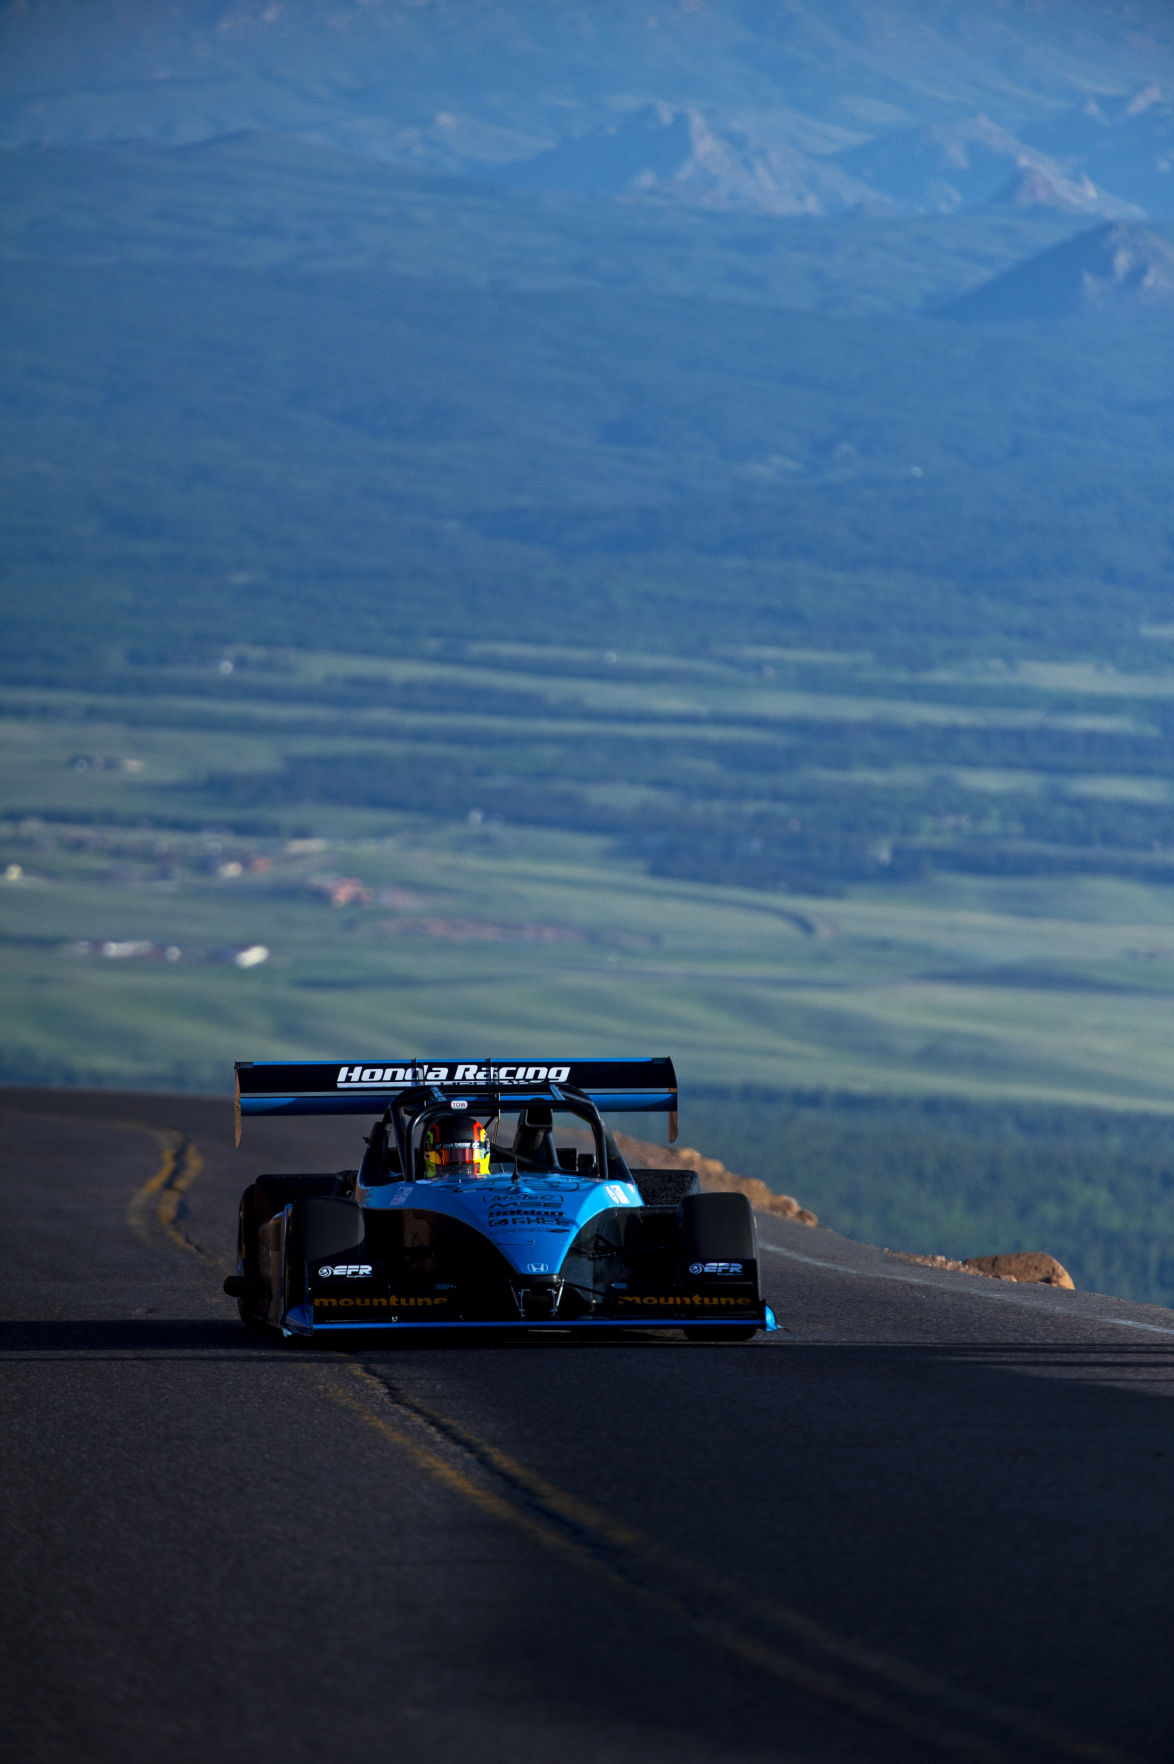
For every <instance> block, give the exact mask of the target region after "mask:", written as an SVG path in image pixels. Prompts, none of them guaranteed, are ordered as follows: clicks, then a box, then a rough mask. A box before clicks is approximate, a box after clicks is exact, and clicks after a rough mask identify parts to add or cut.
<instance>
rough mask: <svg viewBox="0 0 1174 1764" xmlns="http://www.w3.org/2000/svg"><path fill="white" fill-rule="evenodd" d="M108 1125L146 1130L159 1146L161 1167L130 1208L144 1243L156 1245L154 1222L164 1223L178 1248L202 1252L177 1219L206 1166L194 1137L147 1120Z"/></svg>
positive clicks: (131, 1219) (129, 1221)
mask: <svg viewBox="0 0 1174 1764" xmlns="http://www.w3.org/2000/svg"><path fill="white" fill-rule="evenodd" d="M106 1125H107V1126H111V1127H121V1128H124V1129H125V1130H126V1131H128V1132H131V1133H144V1134H146V1136H147V1137H148V1138H149V1139H153V1140H154V1141H155V1144H156V1146H157V1147H158V1148H159V1152H160V1159H159V1165H158V1168H157V1169H156V1170H155V1172H154V1173H153V1175H151V1176H149V1177H148V1178H147V1180H146V1181H145V1182H144V1183H143V1185H142V1187H141V1188H138V1189H136V1190H135V1192H134V1194H132V1196H131V1198H130V1200H129V1202H128V1203H127V1208H126V1222H127V1224H128V1225H129V1226H130V1229H131V1230H132V1231H133V1233H134V1235H135V1236H136V1237H137V1238H138V1239H139V1241H140V1242H141V1243H147V1244H154V1243H155V1241H156V1239H155V1236H154V1228H153V1224H152V1220H151V1214H152V1212H153V1213H154V1222H155V1224H158V1225H160V1226H162V1228H163V1230H164V1231H165V1232H166V1234H167V1236H168V1238H169V1239H170V1240H171V1242H172V1243H173V1244H175V1246H176V1248H177V1249H182V1250H187V1251H188V1253H189V1254H191V1255H200V1253H201V1252H200V1250H199V1249H198V1248H197V1247H196V1245H195V1244H194V1243H192V1241H191V1240H190V1238H188V1237H185V1235H184V1233H183V1232H182V1231H181V1230H180V1229H179V1226H178V1225H177V1223H176V1219H177V1217H178V1214H179V1209H180V1206H181V1204H182V1202H183V1197H184V1195H185V1194H186V1192H187V1190H188V1189H189V1188H190V1187H191V1185H192V1183H193V1182H194V1181H195V1180H196V1178H197V1177H198V1176H199V1174H200V1172H201V1170H202V1169H203V1168H204V1160H203V1158H202V1157H201V1156H200V1153H199V1151H198V1150H197V1149H196V1147H195V1146H194V1145H193V1144H192V1142H191V1141H190V1140H185V1139H184V1136H183V1134H182V1133H180V1132H178V1131H177V1129H176V1128H174V1127H152V1126H151V1125H150V1124H149V1123H148V1122H146V1121H110V1122H107V1123H106Z"/></svg>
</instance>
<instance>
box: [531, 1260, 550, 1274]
mask: <svg viewBox="0 0 1174 1764" xmlns="http://www.w3.org/2000/svg"><path fill="white" fill-rule="evenodd" d="M526 1272H527V1274H549V1273H550V1264H549V1263H548V1262H527V1263H526Z"/></svg>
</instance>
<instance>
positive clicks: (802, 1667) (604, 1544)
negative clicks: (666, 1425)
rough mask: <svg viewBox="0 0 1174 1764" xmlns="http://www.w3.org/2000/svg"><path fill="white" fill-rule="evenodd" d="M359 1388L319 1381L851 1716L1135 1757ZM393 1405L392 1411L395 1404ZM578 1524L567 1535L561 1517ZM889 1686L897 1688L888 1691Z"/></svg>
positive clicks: (363, 1377) (462, 1479)
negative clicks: (998, 1732)
mask: <svg viewBox="0 0 1174 1764" xmlns="http://www.w3.org/2000/svg"><path fill="white" fill-rule="evenodd" d="M349 1370H350V1372H351V1374H352V1376H353V1377H354V1378H355V1379H356V1380H358V1381H359V1382H358V1387H356V1386H354V1385H352V1386H351V1387H350V1388H349V1389H348V1388H346V1387H345V1386H344V1385H342V1384H340V1383H339V1382H338V1380H337V1378H336V1377H333V1376H331V1375H330V1374H327V1373H325V1372H319V1373H316V1375H315V1379H316V1382H317V1383H318V1385H319V1387H320V1388H321V1389H322V1390H323V1392H324V1393H325V1394H326V1395H327V1396H329V1397H331V1398H332V1399H333V1400H335V1401H336V1402H340V1403H342V1404H343V1405H344V1406H345V1407H346V1408H348V1409H349V1410H350V1411H351V1412H352V1413H354V1414H355V1415H357V1416H358V1417H360V1418H361V1419H362V1420H363V1421H364V1422H365V1423H366V1424H367V1425H368V1426H370V1427H373V1428H374V1429H375V1431H376V1432H378V1433H380V1434H381V1435H382V1436H383V1437H384V1438H385V1439H387V1440H388V1441H390V1442H391V1443H393V1444H394V1445H396V1446H397V1447H398V1448H399V1449H401V1450H402V1451H405V1452H406V1453H407V1454H408V1455H409V1456H410V1457H412V1458H413V1459H414V1460H415V1462H416V1463H417V1464H418V1465H419V1466H420V1467H421V1469H423V1470H424V1471H425V1472H426V1473H427V1474H428V1475H430V1476H432V1477H434V1478H435V1480H437V1481H438V1482H440V1483H442V1484H443V1485H444V1486H445V1487H447V1488H449V1489H450V1490H451V1491H452V1492H453V1493H454V1494H456V1495H458V1496H460V1497H461V1498H463V1499H465V1500H468V1501H471V1502H472V1503H473V1504H474V1505H476V1506H477V1507H479V1508H480V1509H481V1510H482V1511H483V1512H484V1513H486V1514H487V1515H489V1516H491V1517H493V1518H495V1519H499V1520H501V1521H503V1522H504V1523H505V1524H508V1525H511V1526H513V1527H514V1529H515V1530H519V1531H522V1532H524V1533H525V1534H526V1535H527V1536H528V1537H530V1538H531V1539H532V1540H533V1541H535V1542H537V1543H538V1544H540V1545H541V1546H542V1547H543V1548H545V1549H548V1550H551V1551H554V1552H556V1553H558V1554H560V1555H562V1556H564V1557H566V1558H568V1559H569V1560H571V1561H573V1562H574V1563H575V1564H576V1565H577V1566H578V1567H580V1568H583V1569H586V1570H587V1571H589V1572H590V1573H592V1574H594V1575H596V1576H597V1577H599V1578H601V1579H604V1580H606V1581H607V1582H609V1584H611V1585H612V1586H613V1587H618V1588H621V1589H622V1590H623V1591H624V1592H625V1593H626V1594H628V1595H629V1596H631V1595H633V1594H635V1595H636V1596H637V1597H639V1598H640V1599H642V1600H643V1601H644V1602H645V1603H646V1604H650V1605H653V1606H655V1607H656V1608H657V1609H659V1610H660V1611H662V1612H663V1613H666V1614H668V1615H670V1616H672V1617H673V1618H675V1619H676V1620H678V1621H682V1622H684V1623H685V1624H686V1625H687V1626H688V1627H690V1628H692V1629H694V1630H697V1631H700V1632H701V1633H702V1634H703V1635H704V1636H705V1637H706V1638H707V1639H708V1640H709V1641H710V1642H711V1643H712V1644H713V1645H715V1646H717V1647H719V1648H721V1649H723V1650H724V1651H725V1652H727V1653H729V1654H732V1655H735V1656H736V1657H738V1658H739V1659H741V1660H743V1661H745V1662H747V1663H748V1664H750V1665H752V1666H755V1667H756V1668H758V1669H759V1670H760V1671H763V1672H765V1673H767V1674H769V1675H770V1676H771V1677H774V1678H778V1679H781V1680H783V1681H785V1682H786V1683H788V1684H791V1685H794V1686H795V1687H796V1688H798V1689H800V1690H802V1691H805V1692H806V1693H808V1694H809V1695H811V1696H814V1697H816V1698H818V1699H820V1700H821V1701H824V1702H830V1703H833V1704H837V1705H839V1706H840V1707H842V1708H844V1709H847V1710H850V1711H851V1712H852V1713H853V1714H856V1715H862V1716H866V1717H867V1718H868V1719H869V1720H873V1721H880V1722H883V1723H885V1724H886V1725H887V1726H888V1727H890V1728H896V1729H898V1730H900V1731H903V1732H907V1733H910V1734H914V1735H916V1736H917V1737H918V1738H920V1739H922V1740H932V1741H933V1742H934V1743H935V1744H937V1745H940V1746H945V1747H947V1748H948V1749H949V1750H951V1751H953V1752H954V1753H956V1754H958V1755H960V1756H963V1757H967V1758H974V1759H978V1760H981V1761H983V1764H1005V1760H1006V1759H1007V1758H1008V1753H1007V1752H1006V1750H1005V1749H1004V1748H1003V1746H1002V1745H1000V1744H999V1743H998V1742H997V1741H991V1740H988V1739H987V1738H986V1737H984V1735H983V1734H981V1733H978V1732H975V1731H973V1729H972V1728H971V1727H969V1726H966V1725H961V1726H959V1725H955V1724H954V1723H955V1722H957V1721H958V1720H959V1718H961V1720H962V1721H963V1722H964V1723H965V1722H967V1721H973V1722H976V1723H981V1724H983V1725H986V1726H988V1727H989V1726H994V1727H1000V1728H1003V1729H1004V1730H1007V1731H1008V1733H1009V1735H1011V1736H1014V1738H1016V1739H1021V1740H1022V1739H1027V1740H1030V1741H1031V1742H1032V1744H1033V1746H1034V1747H1038V1748H1040V1749H1041V1750H1042V1752H1043V1754H1044V1755H1048V1754H1049V1753H1050V1754H1052V1755H1058V1756H1062V1757H1070V1758H1080V1759H1087V1760H1089V1761H1090V1764H1127V1759H1126V1756H1125V1754H1123V1753H1121V1752H1119V1751H1117V1750H1116V1749H1115V1748H1113V1747H1109V1746H1105V1745H1101V1744H1099V1743H1098V1742H1096V1741H1092V1740H1085V1739H1083V1738H1081V1737H1078V1736H1077V1735H1073V1734H1065V1733H1064V1732H1063V1731H1062V1730H1061V1729H1058V1728H1057V1727H1056V1726H1054V1725H1053V1724H1052V1723H1051V1722H1050V1721H1049V1722H1045V1721H1041V1720H1037V1719H1036V1718H1034V1717H1033V1716H1031V1715H1029V1714H1024V1713H1020V1712H1018V1711H1016V1710H1011V1709H1005V1708H1001V1707H1000V1706H999V1705H997V1704H993V1703H991V1702H989V1701H987V1700H986V1699H985V1698H981V1697H977V1696H971V1695H969V1694H968V1693H967V1692H965V1691H962V1690H958V1689H956V1688H955V1687H954V1686H952V1685H949V1684H946V1683H944V1682H942V1681H940V1680H938V1679H936V1678H935V1677H933V1676H932V1674H930V1673H928V1672H924V1671H922V1670H921V1669H919V1668H917V1667H914V1666H910V1665H909V1664H908V1663H907V1662H905V1661H903V1660H900V1659H898V1658H896V1657H893V1656H889V1655H885V1654H883V1653H881V1652H880V1651H878V1650H876V1649H872V1648H869V1647H865V1646H859V1645H857V1644H856V1643H854V1642H852V1641H850V1640H848V1639H847V1638H844V1637H841V1636H838V1635H837V1634H836V1633H835V1632H834V1631H833V1630H831V1629H829V1628H828V1627H827V1626H826V1625H825V1624H822V1623H819V1622H817V1621H816V1620H814V1619H812V1618H809V1617H806V1616H804V1615H803V1614H802V1613H801V1612H798V1611H794V1610H791V1609H790V1608H788V1607H787V1606H785V1605H783V1604H781V1603H780V1602H778V1601H776V1600H773V1599H770V1598H763V1597H761V1596H760V1595H758V1594H755V1593H754V1592H752V1591H751V1590H750V1589H749V1588H746V1587H743V1586H741V1585H739V1584H738V1583H737V1582H735V1581H733V1580H731V1579H729V1578H728V1577H725V1576H721V1575H715V1574H714V1573H713V1572H712V1571H711V1570H709V1569H707V1568H706V1567H705V1566H704V1565H703V1564H700V1563H697V1562H695V1561H690V1560H688V1559H685V1558H680V1559H678V1558H677V1557H675V1556H673V1555H672V1554H671V1553H670V1552H669V1551H668V1550H666V1549H664V1548H663V1547H662V1546H661V1545H659V1544H656V1543H653V1542H652V1541H651V1539H648V1538H645V1537H643V1536H642V1535H641V1534H640V1533H639V1532H638V1531H635V1530H633V1529H632V1528H630V1527H628V1526H624V1525H621V1524H619V1523H617V1522H616V1521H615V1520H614V1519H612V1518H611V1517H610V1516H609V1515H608V1514H606V1513H603V1512H600V1511H599V1510H597V1509H596V1508H594V1507H592V1506H590V1505H588V1504H587V1503H586V1502H584V1501H581V1500H579V1499H578V1498H577V1497H576V1496H574V1495H571V1494H569V1493H567V1492H566V1491H565V1490H563V1489H560V1488H558V1487H556V1486H555V1485H554V1484H553V1483H550V1482H548V1481H547V1480H546V1479H545V1478H544V1477H542V1476H539V1475H537V1474H535V1473H534V1472H533V1471H531V1470H529V1469H528V1468H527V1467H526V1466H525V1465H524V1464H521V1463H520V1462H519V1461H518V1460H517V1459H516V1458H513V1457H510V1456H509V1455H508V1454H507V1453H505V1452H502V1451H500V1450H499V1449H498V1448H497V1447H496V1446H493V1445H491V1444H490V1443H489V1442H488V1441H485V1440H482V1439H480V1438H479V1437H478V1436H477V1435H476V1434H474V1433H472V1432H471V1431H470V1430H469V1429H468V1428H465V1427H463V1426H461V1425H460V1424H459V1423H456V1422H453V1421H451V1420H449V1419H448V1417H446V1416H444V1415H442V1414H441V1413H440V1412H439V1411H437V1410H435V1409H432V1408H430V1407H429V1406H428V1405H427V1404H424V1403H421V1402H418V1401H416V1400H415V1399H412V1401H411V1403H410V1404H408V1405H404V1406H403V1408H402V1412H403V1413H404V1414H406V1416H407V1417H408V1418H409V1424H408V1425H405V1424H404V1422H403V1421H400V1420H398V1419H395V1418H392V1417H389V1415H388V1413H387V1410H388V1408H389V1407H390V1406H392V1405H393V1404H394V1398H393V1397H392V1396H391V1395H390V1393H389V1392H388V1390H387V1388H386V1386H385V1385H384V1384H383V1383H382V1382H381V1380H379V1379H378V1378H377V1377H375V1376H374V1375H373V1374H372V1373H370V1372H368V1371H366V1370H365V1369H364V1368H363V1367H361V1366H352V1367H350V1368H349ZM393 1414H394V1410H393ZM411 1418H415V1419H416V1420H417V1421H419V1420H422V1421H423V1422H424V1423H425V1425H428V1426H431V1427H434V1428H435V1429H436V1430H437V1431H438V1432H439V1433H440V1434H441V1435H442V1437H447V1440H448V1441H449V1442H453V1441H455V1442H456V1443H457V1444H458V1446H463V1447H464V1448H465V1449H467V1450H468V1451H470V1452H472V1453H475V1455H476V1457H477V1459H479V1460H480V1462H481V1464H482V1465H488V1466H490V1467H491V1469H492V1470H495V1471H496V1472H498V1473H499V1474H500V1475H501V1476H502V1477H503V1478H506V1479H508V1482H509V1483H510V1484H512V1485H513V1486H514V1488H515V1490H517V1489H521V1490H524V1491H525V1492H526V1494H528V1495H529V1496H531V1497H532V1498H533V1501H534V1503H535V1504H534V1506H531V1507H529V1508H527V1507H526V1506H522V1505H520V1504H519V1503H518V1501H517V1498H516V1494H515V1497H514V1498H511V1497H510V1495H509V1494H508V1493H505V1494H503V1493H501V1492H498V1491H496V1490H494V1489H492V1488H487V1487H485V1486H484V1485H483V1484H482V1483H481V1482H478V1481H477V1480H476V1479H475V1477H473V1476H470V1475H469V1474H467V1473H466V1472H465V1471H464V1470H462V1469H460V1468H459V1467H458V1466H456V1465H454V1464H453V1463H452V1462H451V1461H450V1459H449V1458H447V1457H445V1456H444V1455H443V1453H442V1452H441V1451H438V1450H436V1449H435V1448H433V1447H432V1446H429V1445H427V1444H425V1443H423V1442H422V1441H421V1440H420V1439H418V1438H417V1437H415V1436H414V1433H413V1431H412V1429H411V1426H410V1420H411ZM560 1520H561V1521H563V1522H564V1523H565V1524H567V1525H571V1526H573V1527H574V1528H575V1531H576V1532H577V1533H578V1534H579V1535H578V1536H577V1537H576V1536H571V1535H568V1534H567V1532H566V1530H565V1529H563V1528H562V1526H560V1524H559V1521H560ZM768 1627H769V1628H774V1629H775V1630H776V1631H782V1632H784V1633H785V1634H789V1635H790V1637H791V1639H792V1641H795V1642H799V1643H802V1644H803V1645H804V1646H805V1647H806V1648H809V1649H811V1650H813V1651H815V1652H817V1653H820V1654H822V1655H823V1656H825V1659H827V1660H830V1661H831V1662H832V1664H831V1665H830V1666H826V1665H825V1666H813V1665H810V1664H808V1663H807V1662H806V1661H804V1660H800V1659H797V1658H796V1657H794V1655H793V1654H792V1653H790V1652H789V1651H787V1649H786V1648H785V1647H784V1646H781V1645H780V1644H779V1642H778V1640H776V1639H771V1638H769V1637H765V1636H764V1635H763V1633H762V1632H763V1629H764V1628H768ZM845 1672H847V1673H849V1674H852V1673H858V1674H866V1675H868V1676H869V1677H871V1678H872V1679H874V1680H880V1688H879V1689H871V1688H869V1687H868V1686H867V1685H860V1684H857V1683H855V1682H852V1681H851V1680H850V1679H849V1678H847V1677H846V1676H845V1675H844V1674H845ZM895 1690H896V1691H903V1692H905V1693H907V1694H912V1695H913V1696H916V1697H920V1698H923V1699H925V1700H928V1701H931V1702H935V1703H937V1704H938V1705H939V1709H938V1710H937V1711H932V1710H931V1711H923V1710H917V1709H910V1708H908V1707H905V1706H903V1705H902V1704H901V1703H898V1702H895V1701H894V1700H893V1698H892V1694H891V1693H892V1692H893V1691H895ZM886 1693H888V1694H886Z"/></svg>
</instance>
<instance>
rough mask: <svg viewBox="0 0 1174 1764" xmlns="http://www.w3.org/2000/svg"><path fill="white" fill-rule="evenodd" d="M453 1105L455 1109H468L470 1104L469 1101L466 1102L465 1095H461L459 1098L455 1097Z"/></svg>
mask: <svg viewBox="0 0 1174 1764" xmlns="http://www.w3.org/2000/svg"><path fill="white" fill-rule="evenodd" d="M452 1106H453V1108H454V1109H467V1108H468V1106H469V1105H468V1103H467V1102H466V1101H465V1099H464V1097H463V1096H461V1097H457V1098H456V1099H455V1100H454V1102H453V1105H452Z"/></svg>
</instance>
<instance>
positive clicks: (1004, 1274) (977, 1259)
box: [962, 1250, 1076, 1292]
mask: <svg viewBox="0 0 1174 1764" xmlns="http://www.w3.org/2000/svg"><path fill="white" fill-rule="evenodd" d="M962 1266H963V1267H964V1268H969V1269H971V1271H972V1272H973V1273H975V1274H991V1275H993V1276H994V1278H995V1279H996V1280H1021V1281H1032V1282H1034V1283H1035V1284H1036V1285H1037V1286H1066V1287H1067V1288H1068V1290H1069V1291H1070V1292H1072V1291H1075V1287H1076V1283H1075V1281H1074V1280H1073V1278H1072V1276H1071V1274H1069V1272H1068V1270H1067V1268H1064V1267H1061V1265H1060V1263H1059V1262H1058V1261H1057V1260H1056V1258H1055V1256H1049V1255H1047V1254H1046V1253H1045V1252H1044V1251H1043V1250H1015V1251H1013V1252H1012V1254H1010V1255H1006V1256H968V1257H967V1259H966V1261H965V1262H963V1264H962Z"/></svg>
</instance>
